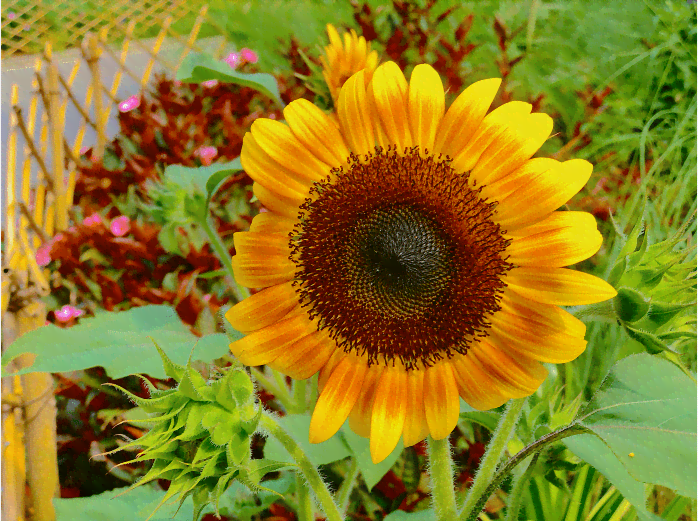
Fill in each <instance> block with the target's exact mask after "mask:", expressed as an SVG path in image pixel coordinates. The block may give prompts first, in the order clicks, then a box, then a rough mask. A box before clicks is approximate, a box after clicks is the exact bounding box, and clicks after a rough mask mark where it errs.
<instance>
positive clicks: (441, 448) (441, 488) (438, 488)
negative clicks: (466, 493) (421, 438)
mask: <svg viewBox="0 0 698 521" xmlns="http://www.w3.org/2000/svg"><path fill="white" fill-rule="evenodd" d="M427 439H428V440H429V441H428V443H429V451H428V454H429V474H430V475H431V497H432V500H433V502H434V509H435V510H436V518H437V519H438V520H439V521H452V520H453V519H456V493H455V490H454V488H453V460H452V459H451V445H450V443H449V442H448V437H446V438H444V439H443V440H435V439H433V438H432V437H431V436H429V438H427Z"/></svg>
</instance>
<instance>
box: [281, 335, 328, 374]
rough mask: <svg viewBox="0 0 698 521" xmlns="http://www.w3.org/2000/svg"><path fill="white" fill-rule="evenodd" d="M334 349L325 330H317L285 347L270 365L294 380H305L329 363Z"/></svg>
mask: <svg viewBox="0 0 698 521" xmlns="http://www.w3.org/2000/svg"><path fill="white" fill-rule="evenodd" d="M334 349H335V344H334V342H331V341H330V342H328V338H327V335H326V334H325V332H324V331H315V332H313V333H311V334H309V335H308V336H306V337H304V338H301V339H300V340H299V341H298V342H296V343H295V344H293V346H291V347H290V348H287V349H285V350H284V351H283V352H282V353H281V354H280V355H279V356H278V357H277V358H276V359H275V360H274V361H273V362H271V363H270V364H269V366H270V367H271V368H272V369H276V370H277V371H281V372H282V373H283V374H285V375H288V376H290V377H291V378H293V379H294V380H305V379H306V378H310V377H311V376H313V375H314V374H315V373H317V372H318V371H319V370H320V369H321V368H322V366H324V365H325V364H326V363H327V360H329V358H330V356H331V355H332V353H333V352H334Z"/></svg>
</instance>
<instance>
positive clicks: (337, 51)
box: [320, 24, 378, 106]
mask: <svg viewBox="0 0 698 521" xmlns="http://www.w3.org/2000/svg"><path fill="white" fill-rule="evenodd" d="M327 35H328V36H329V38H330V44H329V45H328V46H327V47H325V56H321V57H320V61H321V62H322V75H323V76H324V77H325V82H326V83H327V86H328V87H329V88H330V93H331V94H332V100H333V101H334V104H335V106H336V105H337V96H338V95H339V91H340V89H341V88H342V85H344V83H345V82H346V81H347V80H348V79H349V78H350V77H351V76H352V75H353V74H354V73H356V72H358V71H360V70H362V69H365V74H364V79H365V80H366V82H368V81H370V79H371V75H372V74H373V71H374V70H375V69H376V65H378V53H377V52H376V51H371V44H370V43H367V42H366V39H365V38H364V37H363V36H358V35H357V34H356V31H354V30H353V29H352V30H351V32H349V33H344V45H342V39H341V38H340V37H339V33H338V32H337V29H335V28H334V26H333V25H332V24H327Z"/></svg>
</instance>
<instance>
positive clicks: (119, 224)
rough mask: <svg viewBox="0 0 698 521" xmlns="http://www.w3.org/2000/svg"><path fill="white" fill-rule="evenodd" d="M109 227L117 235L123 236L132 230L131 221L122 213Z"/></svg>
mask: <svg viewBox="0 0 698 521" xmlns="http://www.w3.org/2000/svg"><path fill="white" fill-rule="evenodd" d="M109 229H110V230H111V232H112V233H113V234H114V235H116V236H117V237H123V236H124V235H126V234H127V233H128V232H129V231H130V230H131V221H130V220H129V218H128V217H127V216H125V215H122V216H120V217H117V218H116V219H114V220H112V222H111V224H110V225H109Z"/></svg>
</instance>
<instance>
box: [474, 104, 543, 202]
mask: <svg viewBox="0 0 698 521" xmlns="http://www.w3.org/2000/svg"><path fill="white" fill-rule="evenodd" d="M552 130H553V120H552V118H551V117H550V116H548V115H547V114H528V115H526V116H524V117H522V118H515V119H514V120H513V121H512V122H511V124H510V125H506V126H504V127H503V131H502V132H501V133H499V134H498V135H497V137H495V139H494V140H493V141H492V143H490V144H489V145H488V147H487V148H486V149H485V151H484V152H483V153H482V155H481V156H480V159H478V162H477V164H476V165H475V168H473V171H472V174H471V175H472V176H473V178H474V179H477V180H478V182H479V183H481V184H488V183H493V182H496V181H498V180H500V179H501V178H503V177H505V176H506V175H507V174H509V173H511V172H513V171H514V170H516V169H517V168H519V167H520V166H521V165H523V164H524V163H525V162H526V161H528V160H529V159H530V158H531V156H533V154H535V153H536V152H537V151H538V149H539V148H540V147H541V145H542V144H543V143H545V140H546V139H548V137H549V136H550V132H552ZM529 204H530V203H529Z"/></svg>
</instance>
